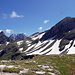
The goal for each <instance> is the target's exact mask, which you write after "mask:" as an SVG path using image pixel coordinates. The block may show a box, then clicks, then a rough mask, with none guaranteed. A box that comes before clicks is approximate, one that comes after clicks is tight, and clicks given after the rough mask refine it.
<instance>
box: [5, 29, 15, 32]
mask: <svg viewBox="0 0 75 75" xmlns="http://www.w3.org/2000/svg"><path fill="white" fill-rule="evenodd" d="M13 32H14V31H13V30H11V29H6V33H13Z"/></svg>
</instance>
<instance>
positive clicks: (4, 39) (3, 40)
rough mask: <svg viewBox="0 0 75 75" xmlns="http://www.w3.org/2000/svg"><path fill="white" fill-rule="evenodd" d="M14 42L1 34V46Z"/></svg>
mask: <svg viewBox="0 0 75 75" xmlns="http://www.w3.org/2000/svg"><path fill="white" fill-rule="evenodd" d="M12 41H13V40H12V39H11V38H9V37H7V36H6V35H5V34H4V32H3V31H1V32H0V44H3V43H6V42H12Z"/></svg>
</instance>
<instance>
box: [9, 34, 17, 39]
mask: <svg viewBox="0 0 75 75" xmlns="http://www.w3.org/2000/svg"><path fill="white" fill-rule="evenodd" d="M16 36H17V35H16V34H11V35H10V36H9V38H11V39H13V40H16Z"/></svg>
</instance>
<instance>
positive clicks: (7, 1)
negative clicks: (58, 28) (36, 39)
mask: <svg viewBox="0 0 75 75" xmlns="http://www.w3.org/2000/svg"><path fill="white" fill-rule="evenodd" d="M67 16H70V17H75V0H0V30H3V31H4V32H5V34H6V35H8V36H9V35H10V34H18V33H26V35H28V36H29V35H31V34H33V33H35V32H42V31H45V30H46V29H49V28H51V27H52V26H53V25H55V24H56V23H57V22H59V21H60V20H62V19H63V18H65V17H67Z"/></svg>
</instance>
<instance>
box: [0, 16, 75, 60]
mask: <svg viewBox="0 0 75 75" xmlns="http://www.w3.org/2000/svg"><path fill="white" fill-rule="evenodd" d="M0 37H1V38H0V39H1V40H2V41H3V42H0V43H4V42H7V41H11V39H10V40H7V39H9V38H8V37H7V36H6V35H5V34H4V33H3V32H1V33H0ZM11 38H13V40H17V41H14V42H12V43H9V44H7V45H5V44H1V45H0V59H12V60H13V59H26V58H27V57H26V56H29V58H30V55H31V56H32V55H36V54H39V55H50V54H75V18H72V17H66V18H64V19H63V20H61V21H60V22H58V23H57V24H56V25H54V26H53V27H52V28H51V29H49V30H46V31H44V32H41V33H39V32H37V33H34V34H32V35H30V36H29V37H24V34H18V35H14V34H13V35H11ZM24 38H25V39H24Z"/></svg>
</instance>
